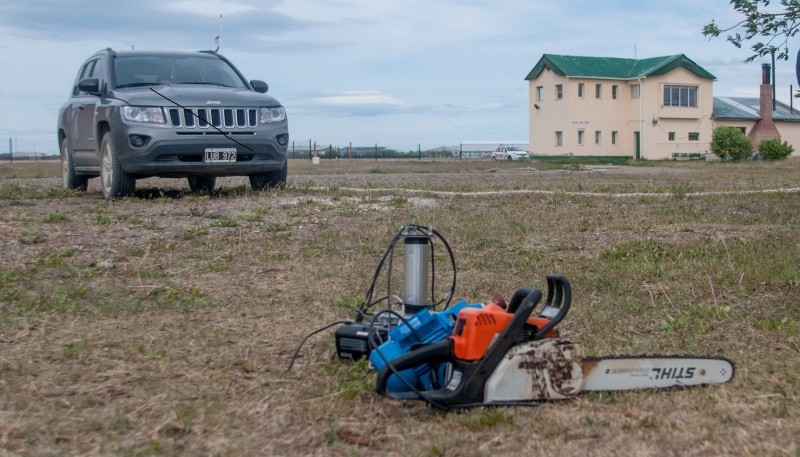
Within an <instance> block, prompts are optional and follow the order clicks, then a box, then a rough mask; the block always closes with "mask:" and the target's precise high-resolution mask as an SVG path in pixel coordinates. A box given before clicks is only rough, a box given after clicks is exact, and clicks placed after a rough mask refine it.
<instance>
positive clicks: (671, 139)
mask: <svg viewBox="0 0 800 457" xmlns="http://www.w3.org/2000/svg"><path fill="white" fill-rule="evenodd" d="M667 137H668V138H669V141H675V132H669V133H668V134H667Z"/></svg>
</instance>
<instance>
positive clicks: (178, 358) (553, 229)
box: [0, 159, 800, 456]
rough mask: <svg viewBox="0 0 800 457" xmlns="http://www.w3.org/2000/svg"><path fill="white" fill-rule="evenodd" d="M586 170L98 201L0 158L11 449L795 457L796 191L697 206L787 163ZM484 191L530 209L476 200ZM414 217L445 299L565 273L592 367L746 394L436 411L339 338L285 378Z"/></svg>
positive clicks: (475, 173) (6, 413)
mask: <svg viewBox="0 0 800 457" xmlns="http://www.w3.org/2000/svg"><path fill="white" fill-rule="evenodd" d="M588 165H589V167H587V164H585V163H575V162H574V161H568V162H564V163H555V162H551V163H546V162H541V163H540V162H538V161H526V162H511V163H493V162H491V161H463V162H458V161H429V162H420V163H417V162H416V161H413V162H395V161H379V162H375V161H371V160H368V161H354V162H350V161H346V160H340V161H333V162H327V161H323V163H322V164H320V165H316V166H315V165H312V164H311V163H310V162H305V161H292V163H290V169H291V171H290V181H291V183H290V185H289V186H287V189H285V190H278V191H266V192H253V191H251V190H249V188H248V187H247V181H246V179H242V178H223V179H220V180H219V181H218V185H219V186H220V188H219V189H218V191H215V192H214V193H213V195H210V196H207V195H204V196H198V195H193V194H191V193H189V192H188V186H187V184H186V182H185V180H162V179H148V180H142V181H141V182H138V183H137V187H138V190H137V193H136V195H135V196H134V197H132V198H128V199H123V200H117V201H113V202H105V201H104V200H102V198H101V197H100V193H99V187H97V186H98V185H97V183H96V180H91V181H90V184H89V191H88V192H87V193H85V194H84V193H80V192H74V191H69V192H67V191H64V190H63V189H61V188H60V178H59V176H58V173H59V169H60V168H59V164H58V163H57V162H56V163H52V164H50V163H42V164H39V168H37V169H33V167H31V165H30V164H29V163H21V164H19V168H18V165H17V164H16V163H15V164H14V165H13V167H12V166H9V165H6V164H3V167H2V168H0V248H2V251H3V256H2V258H3V262H2V265H0V411H3V413H2V414H0V437H2V440H1V441H0V449H2V450H3V451H7V452H9V453H12V454H18V455H81V454H90V455H92V454H101V455H207V454H216V455H220V454H223V455H259V454H261V455H354V456H362V455H364V456H366V455H438V456H456V455H478V456H482V455H486V456H489V455H547V454H555V453H567V454H573V455H601V456H602V455H619V454H626V455H660V454H673V455H685V454H708V455H797V452H798V449H800V448H798V446H800V441H798V439H797V437H798V436H800V426H799V425H798V424H799V423H800V422H798V411H800V308H798V307H797V297H798V296H800V266H799V264H798V261H797V259H798V258H800V242H798V239H800V193H796V192H795V193H764V194H750V193H747V194H741V193H739V194H705V192H710V191H737V190H747V191H753V190H769V189H775V188H779V187H784V188H791V187H800V161H799V160H798V159H792V160H789V161H786V162H780V163H769V164H767V163H743V164H706V163H703V162H694V161H693V162H648V163H645V164H643V165H640V164H628V165H618V164H599V163H598V164H588ZM599 169H602V170H601V171H598V170H599ZM353 188H356V189H367V190H354V189H353ZM487 190H493V191H512V190H515V191H525V192H529V193H520V192H518V193H505V194H474V192H483V191H487ZM447 192H454V193H447ZM621 194H626V195H621ZM407 223H420V224H432V225H433V226H434V228H436V229H437V230H438V231H439V232H441V233H442V234H443V235H444V236H445V237H446V238H447V240H448V241H449V242H450V244H451V246H452V248H453V250H454V253H455V256H456V261H457V266H458V284H457V289H456V297H455V298H456V299H462V298H463V299H467V300H468V301H470V302H475V301H482V300H488V299H489V298H490V297H491V295H492V293H494V292H499V293H501V294H503V295H504V296H505V297H506V298H509V297H510V296H511V294H512V293H513V291H514V290H515V289H516V288H517V287H520V286H536V287H540V288H541V287H543V286H544V285H545V284H544V276H545V275H546V274H548V273H561V274H564V275H565V276H567V277H568V278H569V279H570V281H571V282H572V285H573V295H574V299H573V307H572V310H571V311H570V315H569V316H567V318H566V320H565V321H564V322H563V323H562V325H561V333H562V335H564V336H568V337H570V338H572V339H573V340H575V341H576V342H577V343H579V344H580V346H581V347H582V348H583V350H584V353H586V354H587V355H594V356H597V355H616V354H642V353H651V354H658V353H663V354H687V353H689V354H697V355H707V356H713V355H722V356H725V357H728V358H730V359H732V360H734V361H735V362H736V363H737V370H738V372H737V376H736V378H735V380H734V382H733V383H732V384H730V385H727V386H724V387H712V388H708V389H695V390H684V391H670V392H629V393H616V394H608V393H596V394H591V395H583V396H580V397H578V398H576V399H574V400H571V401H566V402H558V403H548V404H544V405H540V406H538V407H536V408H495V409H473V410H470V411H467V412H464V413H441V412H439V411H435V410H432V409H430V408H427V407H425V406H424V405H423V404H420V403H414V402H399V401H394V400H388V399H385V398H381V397H378V396H377V395H376V394H375V393H374V392H373V382H374V375H373V374H372V373H371V371H370V370H369V368H368V367H367V366H366V364H365V362H363V361H362V362H359V363H352V362H347V361H341V360H339V359H338V358H336V357H335V354H334V352H335V348H334V344H333V334H332V333H333V330H331V331H328V332H323V333H321V334H318V335H315V336H313V337H311V338H310V339H309V340H308V342H307V343H306V344H305V346H304V347H303V349H302V350H301V351H300V357H299V358H298V360H297V362H296V364H295V367H294V369H293V371H292V372H291V373H290V374H289V375H288V376H285V375H284V371H285V369H286V367H287V364H288V362H289V358H290V357H291V355H292V353H293V352H294V350H295V348H296V347H297V344H299V342H300V340H301V339H302V338H303V337H304V336H305V335H307V334H309V333H310V332H312V331H314V330H315V329H318V328H320V327H322V326H323V325H325V324H327V323H329V322H332V321H336V320H340V319H352V318H353V317H354V313H355V309H357V308H358V306H359V305H360V304H361V301H362V300H363V296H364V295H363V294H364V293H365V292H366V288H367V287H368V285H369V282H370V280H371V279H372V274H373V272H374V269H375V267H376V266H377V263H378V261H379V260H380V256H381V255H382V254H383V252H384V250H385V248H386V245H387V244H388V242H389V241H390V240H391V237H392V236H393V235H394V234H395V233H396V232H397V230H398V229H399V227H400V226H401V225H403V224H407ZM434 255H435V256H436V275H437V276H436V285H437V288H440V289H443V288H444V285H446V284H449V281H450V274H451V272H450V271H449V270H448V268H447V261H446V259H445V257H444V256H445V250H444V249H443V248H441V246H438V247H437V249H436V250H435V253H434ZM401 256H402V254H398V255H397V257H396V258H395V259H394V265H393V272H394V279H393V285H394V287H396V288H398V289H399V290H398V291H396V292H394V293H396V294H402V259H400V257H401ZM386 287H387V284H386V282H385V278H384V277H381V278H380V281H379V285H378V288H377V291H378V292H379V293H380V294H384V293H385V291H386Z"/></svg>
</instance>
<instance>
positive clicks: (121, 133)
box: [58, 49, 289, 199]
mask: <svg viewBox="0 0 800 457" xmlns="http://www.w3.org/2000/svg"><path fill="white" fill-rule="evenodd" d="M266 92H267V84H266V83H265V82H263V81H258V80H254V81H249V82H248V81H247V80H246V79H245V78H244V76H242V74H241V73H240V72H239V70H237V69H236V67H234V66H233V64H232V63H231V62H229V61H228V60H227V59H226V58H224V57H222V56H221V55H219V54H216V53H214V52H211V51H201V52H153V51H114V50H112V49H105V50H102V51H100V52H98V53H96V54H95V55H94V56H92V57H91V58H90V59H89V60H87V61H86V62H85V63H84V64H83V66H81V68H80V70H79V71H78V75H77V77H76V78H75V84H74V85H73V87H72V95H71V97H70V99H69V100H68V101H67V102H66V103H65V104H64V105H63V106H62V107H61V110H60V111H59V114H58V142H59V147H60V149H61V164H62V177H63V182H64V186H65V187H67V188H71V189H83V190H85V189H86V185H87V181H88V180H89V178H93V177H97V176H99V177H100V181H101V187H102V189H103V195H104V196H105V198H107V199H113V198H117V197H124V196H127V195H130V194H132V193H133V191H134V189H135V187H136V180H137V179H139V178H145V177H150V176H160V177H166V178H187V179H188V181H189V187H190V188H191V189H192V191H206V192H210V191H211V190H213V189H214V185H215V184H216V178H217V177H218V176H248V177H249V178H250V184H251V185H252V187H253V189H256V190H260V189H264V188H267V187H282V186H283V185H284V184H285V183H286V177H287V160H286V147H287V144H288V143H289V127H288V123H287V121H286V111H285V110H284V108H283V106H281V104H280V103H278V101H277V100H275V99H274V98H272V97H271V96H269V95H267V94H266Z"/></svg>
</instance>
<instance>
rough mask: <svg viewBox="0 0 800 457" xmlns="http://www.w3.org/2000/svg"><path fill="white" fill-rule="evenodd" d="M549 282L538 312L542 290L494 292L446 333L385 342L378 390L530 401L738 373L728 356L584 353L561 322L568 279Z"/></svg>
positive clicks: (435, 397)
mask: <svg viewBox="0 0 800 457" xmlns="http://www.w3.org/2000/svg"><path fill="white" fill-rule="evenodd" d="M547 285H548V292H547V299H546V300H545V303H544V306H543V308H542V310H541V312H540V313H538V316H533V314H534V310H535V309H536V307H537V305H538V304H539V302H540V301H541V299H542V295H543V294H542V292H541V291H540V290H538V289H535V288H529V287H523V288H520V289H518V290H517V291H516V292H515V293H514V295H513V297H512V299H511V301H510V303H509V304H508V305H506V303H505V302H504V301H503V300H502V298H501V297H498V296H497V295H496V296H495V297H494V299H493V302H492V303H490V304H488V305H484V306H469V307H466V306H464V307H462V308H461V309H460V311H459V312H458V315H457V318H456V320H455V323H454V325H453V331H452V333H451V334H450V335H449V336H448V337H446V338H444V339H440V340H438V341H435V342H428V343H426V344H418V345H415V346H412V348H411V349H410V350H408V351H407V352H405V353H403V354H399V355H398V354H391V355H390V357H386V356H385V354H383V351H382V347H383V345H381V346H379V347H377V348H375V349H374V350H373V351H372V353H371V354H370V359H371V361H372V362H373V365H375V367H376V368H379V370H378V376H377V383H376V390H377V392H378V393H379V394H381V395H384V396H387V397H391V398H395V399H417V400H424V401H426V402H427V403H429V404H430V405H433V406H435V407H439V408H442V409H455V408H465V407H472V406H495V405H498V406H499V405H526V404H527V405H531V404H537V403H539V402H542V401H547V400H563V399H568V398H572V397H575V396H576V395H578V394H580V393H582V392H591V391H620V390H637V389H668V388H680V387H694V386H707V385H711V384H724V383H727V382H729V381H731V380H732V379H733V375H734V364H733V363H732V362H731V361H730V360H727V359H724V358H705V357H679V356H657V357H648V356H643V357H616V356H615V357H607V358H604V357H600V358H595V357H591V358H584V357H583V356H582V355H581V350H580V348H579V347H578V346H577V345H576V344H575V343H573V342H572V341H570V340H569V339H566V338H562V337H560V335H559V332H558V329H557V328H556V326H557V325H558V323H559V322H561V320H562V319H563V318H564V317H565V316H566V314H567V312H568V311H569V309H570V305H571V289H570V284H569V281H568V280H567V278H565V277H563V276H558V275H548V276H547ZM403 325H409V323H406V324H403ZM390 342H391V341H390ZM384 344H387V343H384ZM377 360H380V361H382V362H383V363H375V362H376V361H377Z"/></svg>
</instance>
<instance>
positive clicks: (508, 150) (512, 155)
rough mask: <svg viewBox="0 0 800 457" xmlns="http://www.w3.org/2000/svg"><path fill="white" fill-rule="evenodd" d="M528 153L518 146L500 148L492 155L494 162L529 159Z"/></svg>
mask: <svg viewBox="0 0 800 457" xmlns="http://www.w3.org/2000/svg"><path fill="white" fill-rule="evenodd" d="M527 158H529V156H528V151H523V150H522V149H520V148H518V147H516V146H502V145H501V146H499V147H498V148H497V149H495V150H494V152H493V153H492V160H522V159H527Z"/></svg>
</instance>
